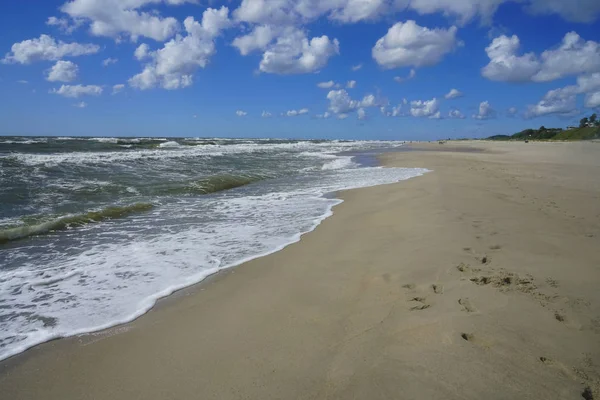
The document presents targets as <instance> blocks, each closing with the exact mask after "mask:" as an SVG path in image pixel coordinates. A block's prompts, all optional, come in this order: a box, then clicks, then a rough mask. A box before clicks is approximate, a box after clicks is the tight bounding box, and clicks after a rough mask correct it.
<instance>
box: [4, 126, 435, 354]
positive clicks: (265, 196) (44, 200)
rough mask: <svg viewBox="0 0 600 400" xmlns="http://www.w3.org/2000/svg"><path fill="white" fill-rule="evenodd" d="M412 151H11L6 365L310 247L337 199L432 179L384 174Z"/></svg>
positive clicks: (107, 144) (114, 146) (253, 144)
mask: <svg viewBox="0 0 600 400" xmlns="http://www.w3.org/2000/svg"><path fill="white" fill-rule="evenodd" d="M400 145H401V143H399V142H346V141H343V142H342V141H292V140H224V139H189V138H188V139H173V138H169V139H166V138H162V139H156V138H152V139H148V138H146V139H144V138H126V139H123V138H119V139H117V138H18V137H16V138H6V137H5V138H0V359H2V358H6V357H9V356H11V355H13V354H16V353H18V352H21V351H23V350H24V349H26V348H28V347H31V346H33V345H35V344H38V343H41V342H44V341H47V340H49V339H52V338H56V337H64V336H70V335H74V334H79V333H83V332H90V331H94V330H99V329H103V328H107V327H110V326H114V325H116V324H119V323H123V322H127V321H130V320H132V319H134V318H136V317H137V316H139V315H141V314H143V313H145V312H146V311H147V310H148V309H150V308H151V307H152V306H153V305H154V303H155V302H156V300H157V299H158V298H160V297H163V296H165V295H168V294H170V293H172V292H173V291H175V290H177V289H180V288H182V287H185V286H188V285H191V284H194V283H197V282H199V281H201V280H202V279H204V278H205V277H206V276H208V275H210V274H212V273H214V272H216V271H218V270H220V269H223V268H227V267H231V266H234V265H238V264H240V263H242V262H244V261H247V260H249V259H252V258H256V257H259V256H261V255H265V254H269V253H272V252H274V251H277V250H279V249H281V248H283V247H284V246H286V245H288V244H290V243H293V242H295V241H297V240H299V238H300V235H301V234H302V233H305V232H308V231H310V230H312V229H314V227H316V226H317V225H318V224H319V223H320V222H321V221H322V220H323V219H324V218H326V217H328V216H329V215H331V208H332V207H333V206H334V205H336V204H338V203H339V202H340V200H338V199H335V198H334V197H333V196H325V195H326V194H328V193H332V192H335V191H338V190H342V189H350V188H357V187H366V186H373V185H379V184H387V183H392V182H397V181H399V180H402V179H408V178H410V177H413V176H418V175H420V174H422V173H424V172H425V170H420V169H404V168H380V167H377V166H374V162H373V160H374V158H373V156H372V154H373V151H375V152H376V151H379V150H383V149H389V148H397V147H399V146H400ZM2 238H4V239H3V240H2Z"/></svg>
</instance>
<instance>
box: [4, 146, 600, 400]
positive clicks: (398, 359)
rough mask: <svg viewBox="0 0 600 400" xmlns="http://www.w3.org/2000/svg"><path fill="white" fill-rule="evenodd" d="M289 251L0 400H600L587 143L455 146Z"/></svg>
mask: <svg viewBox="0 0 600 400" xmlns="http://www.w3.org/2000/svg"><path fill="white" fill-rule="evenodd" d="M412 149H413V150H414V151H401V152H396V153H388V154H385V155H383V156H382V163H383V164H384V165H386V166H399V167H420V168H428V169H430V170H432V172H430V173H428V174H426V175H424V176H422V177H418V178H414V179H410V180H408V181H403V182H399V183H397V184H392V185H385V186H377V187H373V188H368V189H358V190H353V191H348V192H344V193H342V194H340V196H341V197H342V198H343V199H344V200H345V202H344V203H342V204H341V205H339V206H337V207H335V209H334V216H333V217H331V218H329V219H327V220H325V221H324V222H323V223H322V224H321V225H320V226H319V227H317V229H316V230H315V231H313V232H311V233H309V234H307V235H305V236H303V238H302V240H301V241H300V242H298V243H296V244H293V245H291V246H288V247H287V248H285V249H284V250H282V251H280V252H277V253H274V254H271V255H269V256H267V257H263V258H260V259H257V260H254V261H251V262H248V263H246V264H243V265H241V266H239V267H237V268H234V269H231V270H229V271H226V272H223V273H220V274H218V275H217V276H214V277H212V278H210V279H208V280H207V281H205V282H203V283H201V284H200V285H197V286H195V287H193V288H189V289H187V290H184V291H182V292H180V293H178V294H176V295H175V296H173V297H171V298H168V299H165V300H164V301H162V302H161V303H160V304H159V305H158V306H157V307H156V308H155V309H153V310H152V311H150V312H149V313H148V314H146V315H144V316H143V317H141V318H139V319H138V320H136V321H134V322H133V323H131V324H127V325H124V326H121V327H118V328H114V329H111V330H109V331H106V332H101V333H97V334H92V335H85V336H81V337H73V338H67V339H62V340H57V341H53V342H50V343H46V344H44V345H41V346H38V347H36V348H34V349H31V350H29V351H27V352H26V353H24V354H22V355H19V356H16V357H13V358H11V359H9V360H7V361H5V362H3V363H2V364H0V393H1V396H0V397H1V398H3V399H12V400H18V399H49V400H59V399H60V400H66V399H95V400H99V399H107V400H108V399H111V400H117V399H128V400H132V399H157V400H158V399H220V400H226V399H261V400H265V399H369V400H373V399H411V400H414V399H445V400H447V399H474V400H475V399H477V400H480V399H507V400H508V399H511V400H512V399H536V400H538V399H548V400H549V399H582V398H583V399H587V400H590V399H593V398H596V399H598V398H600V289H599V288H600V143H591V142H576V143H529V144H525V143H488V142H452V143H446V144H444V145H440V144H437V143H435V144H420V145H413V146H412Z"/></svg>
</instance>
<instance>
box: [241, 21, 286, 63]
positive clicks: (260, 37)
mask: <svg viewBox="0 0 600 400" xmlns="http://www.w3.org/2000/svg"><path fill="white" fill-rule="evenodd" d="M278 33H279V32H278V30H276V29H275V28H273V27H271V26H267V25H261V26H257V27H255V28H254V29H253V30H252V32H250V33H249V34H247V35H244V36H240V37H237V38H235V39H234V40H233V43H232V46H234V47H236V48H237V49H238V50H239V51H240V54H241V55H243V56H245V55H248V54H250V53H251V52H253V51H255V50H264V49H265V48H266V47H267V45H268V44H269V43H271V41H273V39H274V38H275V35H276V34H278Z"/></svg>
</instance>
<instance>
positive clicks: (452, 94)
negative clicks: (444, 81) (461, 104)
mask: <svg viewBox="0 0 600 400" xmlns="http://www.w3.org/2000/svg"><path fill="white" fill-rule="evenodd" d="M462 96H463V93H462V92H461V91H460V90H458V89H451V90H450V91H449V92H448V93H447V94H446V95H445V96H444V97H445V98H446V100H450V99H456V98H458V97H462Z"/></svg>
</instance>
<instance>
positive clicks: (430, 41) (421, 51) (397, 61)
mask: <svg viewBox="0 0 600 400" xmlns="http://www.w3.org/2000/svg"><path fill="white" fill-rule="evenodd" d="M457 30H458V29H457V28H456V27H455V26H452V27H450V28H449V29H440V28H436V29H429V28H426V27H422V26H419V25H417V23H416V22H415V21H412V20H409V21H406V22H398V23H396V24H395V25H394V26H392V27H391V28H390V29H389V30H388V32H387V34H386V35H385V36H384V37H382V38H381V39H379V40H378V41H377V43H376V44H375V47H373V49H372V55H373V58H374V59H375V61H377V63H378V64H379V65H380V66H382V67H383V68H386V69H391V68H399V67H408V66H414V67H425V66H431V65H435V64H437V63H439V62H440V61H441V60H442V58H443V57H444V56H445V55H446V54H448V53H450V52H451V51H452V50H454V48H456V46H457V45H458V44H459V42H458V41H457V39H456V32H457Z"/></svg>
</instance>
